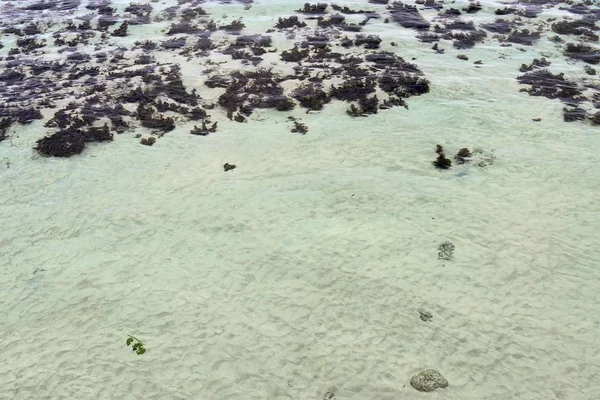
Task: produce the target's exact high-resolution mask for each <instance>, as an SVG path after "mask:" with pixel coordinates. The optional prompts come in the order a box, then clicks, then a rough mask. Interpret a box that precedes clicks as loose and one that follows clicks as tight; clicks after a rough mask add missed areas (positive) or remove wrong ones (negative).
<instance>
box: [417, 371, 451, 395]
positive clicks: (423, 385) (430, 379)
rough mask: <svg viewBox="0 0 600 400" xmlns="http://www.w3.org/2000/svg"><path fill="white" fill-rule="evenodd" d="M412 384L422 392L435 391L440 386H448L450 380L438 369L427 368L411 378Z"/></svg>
mask: <svg viewBox="0 0 600 400" xmlns="http://www.w3.org/2000/svg"><path fill="white" fill-rule="evenodd" d="M410 385H411V386H412V387H413V388H415V389H417V390H418V391H420V392H433V391H434V390H435V389H438V388H446V387H448V381H447V380H446V378H444V377H443V376H442V374H440V373H439V372H438V371H436V370H434V369H426V370H424V371H421V372H419V373H418V374H416V375H414V376H413V377H412V378H411V379H410Z"/></svg>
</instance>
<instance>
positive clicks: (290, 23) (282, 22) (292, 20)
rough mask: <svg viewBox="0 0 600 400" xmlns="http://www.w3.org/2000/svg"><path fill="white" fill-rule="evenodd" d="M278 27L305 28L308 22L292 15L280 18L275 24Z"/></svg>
mask: <svg viewBox="0 0 600 400" xmlns="http://www.w3.org/2000/svg"><path fill="white" fill-rule="evenodd" d="M275 27H276V28H277V29H285V28H293V27H296V28H304V27H306V22H304V21H300V20H299V19H298V17H297V16H295V15H292V16H291V17H288V18H281V17H280V18H279V19H278V20H277V24H275Z"/></svg>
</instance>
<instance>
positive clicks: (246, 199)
mask: <svg viewBox="0 0 600 400" xmlns="http://www.w3.org/2000/svg"><path fill="white" fill-rule="evenodd" d="M297 3H301V2H297ZM350 3H353V4H358V2H350ZM339 4H345V3H343V2H339ZM369 6H370V5H364V8H367V7H369ZM230 7H231V8H232V9H235V10H237V12H239V13H240V14H242V13H244V11H242V6H240V5H236V6H230ZM284 8H285V7H282V6H281V9H284ZM293 8H295V7H289V6H288V7H287V8H285V9H288V10H290V11H291V10H292V9H293ZM245 12H246V13H248V14H246V15H255V14H260V13H264V12H265V11H264V6H262V7H261V5H260V4H257V5H254V6H253V8H252V9H251V10H249V11H245ZM230 14H231V15H235V12H234V11H231V12H230ZM268 17H269V18H271V19H270V20H269V23H268V24H265V26H271V25H272V23H273V19H275V20H276V17H277V15H272V16H268ZM265 18H266V17H265ZM244 21H245V22H246V24H249V22H250V21H252V19H251V18H250V17H246V19H245V20H244ZM369 26H370V25H369ZM261 29H262V26H261ZM372 29H373V31H375V32H377V31H378V30H379V29H384V27H383V24H380V23H373V27H372ZM367 32H370V31H369V30H367ZM404 32H406V31H404ZM378 33H379V34H381V35H382V37H383V36H384V32H383V31H380V32H378ZM388 34H389V35H391V33H388ZM385 41H386V42H389V39H386V40H385ZM494 46H495V45H493V44H490V45H489V47H488V46H485V45H478V46H477V47H476V48H475V50H472V51H470V52H468V53H467V54H469V56H470V58H471V60H470V61H469V62H464V61H461V60H457V59H456V58H455V54H458V53H460V52H458V51H455V50H453V49H452V48H451V45H450V44H447V43H446V44H444V45H443V46H440V47H444V48H446V52H447V54H445V55H435V54H433V52H431V51H429V50H427V51H424V50H423V49H425V48H427V47H426V46H425V45H423V44H419V43H417V42H415V41H414V40H412V39H410V40H409V41H407V42H406V43H404V42H402V45H401V46H399V47H398V48H396V49H395V50H396V51H397V52H398V54H400V55H401V56H403V57H405V58H407V59H410V57H412V56H418V60H416V61H415V62H416V63H417V64H418V65H419V67H420V68H421V69H422V70H423V71H424V72H425V74H426V76H427V77H428V78H429V79H430V80H431V81H432V91H431V93H429V94H427V95H424V96H422V97H418V98H410V99H409V100H408V104H409V107H410V110H409V111H406V110H404V109H401V108H398V109H394V110H389V111H386V112H382V113H381V114H379V115H377V116H374V117H369V118H362V119H351V118H349V117H347V116H346V115H345V114H344V113H343V111H341V110H343V109H344V108H345V107H346V105H343V104H338V105H336V104H330V105H328V106H326V108H325V110H324V111H323V112H321V113H320V114H318V115H314V116H309V115H306V114H304V113H303V111H302V110H300V109H297V110H295V111H294V112H293V113H292V114H293V115H297V116H299V117H301V118H302V119H303V122H304V123H306V124H307V125H308V126H309V129H310V131H309V133H308V134H307V135H306V136H297V135H293V134H290V133H289V128H290V125H289V123H288V122H287V121H286V120H285V116H287V115H289V113H277V112H257V113H255V114H254V115H253V116H252V117H251V119H250V121H249V123H248V124H234V123H223V124H222V125H220V126H219V131H218V132H217V133H216V134H212V135H210V136H207V137H197V136H193V135H190V134H189V133H188V130H186V129H178V130H176V131H173V132H171V133H168V134H167V135H166V136H165V137H164V138H161V139H159V140H158V142H157V144H156V145H154V146H153V147H146V146H140V145H139V143H138V139H134V138H133V134H132V133H127V134H124V135H120V136H117V137H116V140H115V142H114V143H109V144H99V145H89V146H88V147H87V148H86V150H85V151H84V153H82V155H80V156H76V157H72V158H70V159H46V158H40V157H37V156H35V155H34V153H33V151H32V150H31V148H32V146H33V145H34V142H35V140H37V139H38V138H39V137H41V136H43V134H44V133H45V132H46V130H45V129H44V128H43V127H42V126H41V123H40V122H39V121H38V122H35V123H33V124H32V125H30V126H28V127H25V128H24V129H22V130H21V131H19V132H17V133H15V134H13V137H12V138H11V139H8V140H7V141H6V142H4V143H2V144H0V161H1V162H2V163H0V179H1V185H2V186H1V187H2V189H1V190H0V221H2V225H1V226H2V232H1V235H0V250H1V252H0V315H1V316H2V318H0V335H1V336H0V338H1V340H0V399H2V400H5V399H7V400H8V399H10V400H13V399H14V400H17V399H204V400H221V399H223V400H224V399H240V400H241V399H273V400H283V399H295V400H310V399H317V400H320V399H322V398H323V397H324V396H325V393H326V392H327V391H332V392H334V393H335V398H336V399H340V400H341V399H356V400H358V399H361V400H362V399H371V400H376V399H377V400H379V399H386V400H387V399H390V400H391V399H435V400H441V399H462V400H491V399H494V400H496V399H520V400H529V399H536V400H537V399H540V400H542V399H544V400H550V399H568V400H579V399H581V400H586V399H594V398H597V396H598V388H599V386H600V384H599V382H600V340H599V336H600V305H599V303H598V289H599V288H600V268H599V263H598V254H597V252H598V251H599V245H600V237H599V236H600V205H599V204H600V202H599V201H598V193H600V180H599V179H598V176H599V173H598V165H600V155H599V152H598V150H599V149H600V135H599V131H598V128H597V127H596V128H594V127H592V126H590V125H589V124H587V123H582V122H574V123H570V124H567V123H564V122H562V115H561V109H562V105H561V104H560V103H559V102H558V101H552V100H548V99H544V98H531V97H529V96H528V95H527V94H525V93H519V91H518V90H519V88H520V86H519V85H518V83H517V82H516V80H515V79H514V78H515V76H516V75H517V72H518V71H517V70H518V66H519V65H520V64H521V63H529V62H531V60H532V59H533V58H534V57H539V52H538V51H535V50H534V49H530V50H529V51H528V52H527V53H522V52H520V51H518V50H517V49H516V47H518V46H515V47H513V48H502V49H500V48H498V47H494ZM546 47H547V49H552V46H550V45H547V46H546ZM540 48H542V50H543V49H544V45H541V46H540ZM500 51H502V52H505V53H507V54H508V55H509V56H508V57H507V58H505V59H501V58H499V57H498V53H499V52H500ZM557 55H558V54H557ZM476 59H482V60H483V61H484V66H483V67H482V68H479V69H476V68H474V67H473V66H472V61H474V60H476ZM552 61H553V67H555V68H553V71H560V70H562V69H564V70H566V71H568V70H569V69H570V68H571V69H572V70H580V69H581V68H582V65H581V64H576V65H568V64H566V63H564V60H563V59H562V57H561V56H559V57H558V58H556V59H552ZM561 68H562V69H561ZM200 70H201V68H198V69H196V73H198V74H199V73H200ZM184 72H185V73H186V76H185V79H186V83H187V82H188V80H187V79H193V78H194V77H193V76H190V75H189V74H192V73H193V72H192V69H190V68H185V69H184ZM198 79H199V78H198ZM211 114H213V115H215V116H216V115H217V112H211ZM534 117H541V118H542V121H541V122H537V123H536V122H532V121H531V119H532V118H534ZM213 119H215V118H213ZM436 143H440V144H442V145H443V146H444V147H445V148H446V149H447V151H448V152H449V153H455V152H456V151H457V150H458V149H459V148H461V147H471V148H472V147H480V148H482V149H484V150H485V151H487V152H493V154H495V156H496V162H495V163H494V164H492V165H490V166H488V167H486V168H479V167H477V166H475V165H470V166H462V167H461V166H455V167H454V168H453V169H451V170H448V171H443V172H440V171H437V170H435V169H434V168H433V167H432V166H431V161H432V160H433V159H434V158H435V153H434V150H435V145H436ZM5 161H6V162H8V163H9V164H8V165H6V163H5ZM225 162H229V163H233V164H236V165H237V169H235V170H234V171H231V172H228V173H225V172H223V164H224V163H225ZM444 241H451V242H453V243H454V244H455V246H456V251H455V258H454V261H441V260H438V258H437V247H438V245H439V244H440V243H442V242H444ZM419 310H427V311H429V312H431V313H432V314H433V319H432V321H431V322H423V321H421V319H420V318H419V312H418V311H419ZM129 335H135V336H136V337H138V338H140V339H141V340H142V341H143V342H144V344H145V347H146V349H147V352H146V354H144V355H141V356H138V355H136V354H135V353H133V352H132V351H131V350H130V349H128V348H127V347H126V345H125V340H126V339H127V337H128V336H129ZM424 368H434V369H437V370H439V371H440V372H441V373H442V374H443V375H444V376H445V377H446V378H447V379H448V381H449V383H450V386H449V387H448V388H447V389H439V390H436V391H435V392H432V393H420V392H416V391H415V390H414V389H413V388H411V387H410V385H409V380H410V377H411V376H412V375H413V374H414V373H416V372H418V371H420V370H421V369H424Z"/></svg>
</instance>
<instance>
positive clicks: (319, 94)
mask: <svg viewBox="0 0 600 400" xmlns="http://www.w3.org/2000/svg"><path fill="white" fill-rule="evenodd" d="M292 97H293V98H294V99H296V100H297V101H298V102H299V103H300V106H302V107H304V108H308V109H309V111H310V110H321V109H322V108H323V105H324V104H326V103H329V102H330V101H331V98H330V97H329V95H328V94H327V93H326V92H325V91H324V90H323V87H322V85H320V84H317V83H309V84H306V85H302V86H299V87H297V88H296V89H294V91H293V92H292Z"/></svg>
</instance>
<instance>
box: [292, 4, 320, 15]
mask: <svg viewBox="0 0 600 400" xmlns="http://www.w3.org/2000/svg"><path fill="white" fill-rule="evenodd" d="M296 12H298V13H302V14H325V13H326V12H327V3H317V4H310V3H304V7H302V8H300V9H298V10H296Z"/></svg>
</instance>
